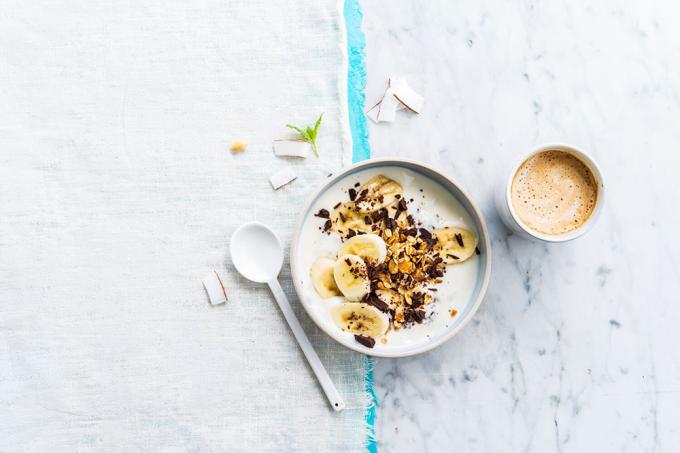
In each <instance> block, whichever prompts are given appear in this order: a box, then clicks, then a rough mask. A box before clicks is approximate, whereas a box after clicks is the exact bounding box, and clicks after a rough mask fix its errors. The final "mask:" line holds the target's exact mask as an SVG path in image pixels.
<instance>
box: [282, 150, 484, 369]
mask: <svg viewBox="0 0 680 453" xmlns="http://www.w3.org/2000/svg"><path fill="white" fill-rule="evenodd" d="M490 266H491V261H490V243H489V239H488V234H487V230H486V225H485V223H484V220H483V218H482V216H481V214H480V212H479V211H478V210H477V208H476V207H475V206H474V204H473V203H472V201H471V200H470V198H469V197H468V196H467V195H466V194H465V193H464V192H463V191H462V190H461V189H460V188H459V187H458V186H457V185H456V184H455V183H454V182H453V181H451V180H450V179H449V178H447V177H445V176H444V175H442V174H441V173H439V172H437V171H436V170H434V169H432V168H430V167H427V166H426V165H423V164H420V163H417V162H411V161H405V160H392V159H381V160H370V161H365V162H362V163H359V164H356V165H354V166H352V167H349V168H347V169H346V170H344V171H343V172H341V173H340V174H338V175H336V176H334V177H332V178H330V179H329V180H328V181H327V182H326V183H325V184H324V186H323V187H322V188H321V189H320V190H319V191H318V192H317V193H316V194H315V195H313V196H312V198H311V199H310V201H309V202H308V203H307V205H306V207H305V208H304V210H303V213H302V217H301V219H300V222H299V224H298V228H297V230H296V235H295V237H294V239H293V243H292V246H291V268H292V274H293V278H294V283H295V288H296V291H297V293H298V296H299V298H300V300H301V301H302V304H303V306H304V307H305V309H306V310H307V312H308V314H309V315H310V317H311V318H312V319H313V320H314V321H315V323H316V324H317V325H318V326H319V327H320V328H321V329H322V330H324V331H325V332H326V333H327V334H328V335H330V336H331V337H333V338H334V339H336V340H337V341H339V342H340V343H342V344H343V345H345V346H347V347H349V348H351V349H354V350H356V351H359V352H362V353H365V354H369V355H374V356H382V357H401V356H408V355H413V354H417V353H420V352H424V351H427V350H429V349H432V348H434V347H436V346H437V345H439V344H441V343H443V342H444V341H446V340H447V339H449V338H451V337H452V336H453V335H455V333H456V332H458V331H459V330H460V329H461V328H462V327H463V326H464V325H465V324H466V323H467V321H468V320H469V319H470V318H471V317H472V315H473V314H474V312H475V311H476V309H477V307H478V306H479V304H480V303H481V300H482V298H483V296H484V292H485V291H486V287H487V284H488V278H489V273H490Z"/></svg>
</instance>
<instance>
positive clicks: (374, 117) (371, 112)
mask: <svg viewBox="0 0 680 453" xmlns="http://www.w3.org/2000/svg"><path fill="white" fill-rule="evenodd" d="M378 112H380V102H378V103H377V104H375V105H374V106H373V107H371V108H370V109H368V111H367V112H366V116H367V117H368V118H369V119H370V120H371V121H373V122H374V123H377V122H378Z"/></svg>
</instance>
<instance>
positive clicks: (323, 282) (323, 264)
mask: <svg viewBox="0 0 680 453" xmlns="http://www.w3.org/2000/svg"><path fill="white" fill-rule="evenodd" d="M333 266H335V260H333V259H330V258H326V257H322V258H319V259H317V260H316V261H314V262H313V263H312V267H311V268H310V269H309V275H310V276H311V278H312V284H313V285H314V289H316V292H317V293H319V296H321V298H322V299H328V298H330V297H333V296H342V293H341V292H340V290H339V289H338V285H336V284H335V277H334V276H333Z"/></svg>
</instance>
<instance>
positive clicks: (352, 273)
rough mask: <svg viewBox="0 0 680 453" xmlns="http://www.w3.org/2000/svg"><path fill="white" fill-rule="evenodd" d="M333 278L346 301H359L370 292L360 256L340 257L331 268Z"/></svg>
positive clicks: (364, 264) (366, 273) (365, 270)
mask: <svg viewBox="0 0 680 453" xmlns="http://www.w3.org/2000/svg"><path fill="white" fill-rule="evenodd" d="M333 276H334V277H335V284H336V285H338V288H339V289H340V291H341V292H342V294H343V295H344V296H345V297H346V298H347V299H348V300H361V299H362V298H363V297H364V296H365V295H366V294H368V292H369V291H370V290H371V281H370V280H369V279H368V270H367V269H366V263H364V260H362V259H361V257H360V256H356V255H342V256H340V257H339V258H338V260H337V261H336V262H335V265H334V266H333Z"/></svg>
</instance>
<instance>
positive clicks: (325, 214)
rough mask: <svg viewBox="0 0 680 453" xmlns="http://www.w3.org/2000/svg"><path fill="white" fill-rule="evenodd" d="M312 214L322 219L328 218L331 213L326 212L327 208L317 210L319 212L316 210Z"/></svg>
mask: <svg viewBox="0 0 680 453" xmlns="http://www.w3.org/2000/svg"><path fill="white" fill-rule="evenodd" d="M314 215H315V216H317V217H321V218H322V219H330V217H331V214H330V213H329V212H328V210H327V209H321V210H319V212H317V213H316V214H314Z"/></svg>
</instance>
